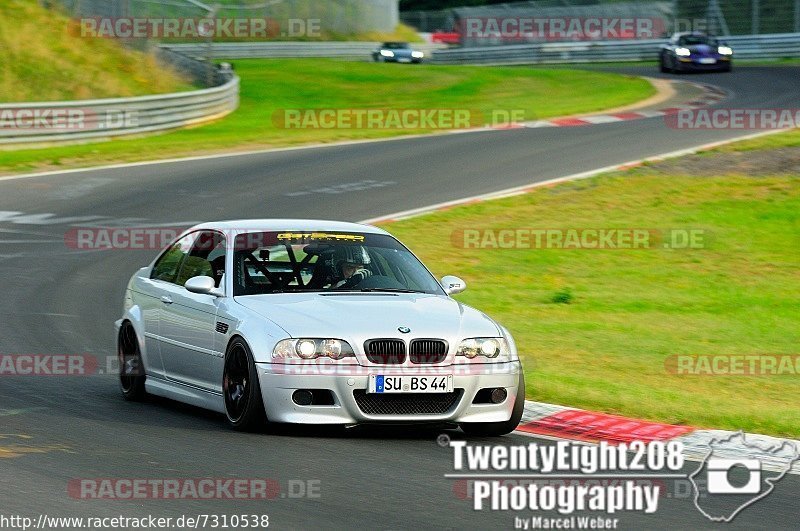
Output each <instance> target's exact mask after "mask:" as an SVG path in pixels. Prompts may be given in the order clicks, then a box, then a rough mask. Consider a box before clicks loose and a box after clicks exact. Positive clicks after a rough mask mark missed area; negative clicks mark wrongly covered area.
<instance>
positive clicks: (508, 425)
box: [461, 369, 525, 437]
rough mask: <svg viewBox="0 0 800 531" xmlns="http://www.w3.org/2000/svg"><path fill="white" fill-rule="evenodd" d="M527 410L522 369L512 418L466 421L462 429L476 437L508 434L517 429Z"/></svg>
mask: <svg viewBox="0 0 800 531" xmlns="http://www.w3.org/2000/svg"><path fill="white" fill-rule="evenodd" d="M524 411H525V375H524V374H523V373H522V369H520V373H519V386H518V387H517V398H516V400H515V401H514V410H513V411H512V412H511V418H510V419H508V420H507V421H505V422H465V423H463V424H461V429H462V430H463V432H464V433H466V434H467V435H472V436H475V437H499V436H500V435H507V434H509V433H511V432H512V431H514V430H516V429H517V426H519V421H520V420H522V413H523V412H524Z"/></svg>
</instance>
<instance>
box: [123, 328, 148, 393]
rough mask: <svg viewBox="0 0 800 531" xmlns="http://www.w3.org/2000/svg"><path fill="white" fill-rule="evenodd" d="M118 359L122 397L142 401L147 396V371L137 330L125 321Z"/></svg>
mask: <svg viewBox="0 0 800 531" xmlns="http://www.w3.org/2000/svg"><path fill="white" fill-rule="evenodd" d="M117 358H118V360H119V384H120V388H121V389H122V396H123V397H124V398H125V400H141V399H142V398H144V397H145V395H146V394H147V392H146V391H145V389H144V381H145V378H146V376H145V369H144V363H143V362H142V353H141V351H140V350H139V340H138V338H137V337H136V330H134V328H133V325H132V324H131V323H130V322H128V321H125V322H124V323H123V324H122V326H121V327H120V329H119V336H118V337H117Z"/></svg>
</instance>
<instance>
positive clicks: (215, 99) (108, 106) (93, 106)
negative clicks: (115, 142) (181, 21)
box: [0, 73, 239, 148]
mask: <svg viewBox="0 0 800 531" xmlns="http://www.w3.org/2000/svg"><path fill="white" fill-rule="evenodd" d="M227 77H228V80H227V81H226V82H225V83H224V84H222V85H219V86H216V87H212V88H207V89H202V90H194V91H190V92H178V93H173V94H160V95H153V96H141V97H135V98H112V99H100V100H78V101H58V102H37V103H8V104H4V103H0V148H7V147H9V146H18V145H25V146H31V145H33V144H52V143H75V142H82V141H87V140H96V139H111V138H116V137H121V136H129V135H139V134H143V133H151V132H156V131H165V130H169V129H177V128H180V127H185V126H189V125H195V124H200V123H203V122H208V121H210V120H215V119H217V118H220V117H222V116H225V115H226V114H229V113H230V112H232V111H234V110H235V109H236V108H237V107H238V105H239V78H238V77H237V76H236V75H233V74H232V73H230V74H228V75H227Z"/></svg>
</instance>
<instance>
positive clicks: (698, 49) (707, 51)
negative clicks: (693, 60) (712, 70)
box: [685, 44, 717, 55]
mask: <svg viewBox="0 0 800 531" xmlns="http://www.w3.org/2000/svg"><path fill="white" fill-rule="evenodd" d="M685 48H689V50H690V51H691V52H692V53H693V54H697V55H711V54H715V53H717V47H716V46H709V45H708V44H695V45H693V46H685Z"/></svg>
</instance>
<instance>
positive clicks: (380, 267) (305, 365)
mask: <svg viewBox="0 0 800 531" xmlns="http://www.w3.org/2000/svg"><path fill="white" fill-rule="evenodd" d="M464 288H465V284H464V282H463V281H462V280H460V279H458V278H457V277H452V276H447V277H444V278H443V279H442V280H441V282H440V281H437V280H436V279H435V278H434V276H433V275H432V274H431V273H430V272H429V271H428V269H426V268H425V266H424V265H422V263H421V262H420V261H419V260H418V259H417V258H416V257H415V256H414V255H413V254H412V253H411V252H410V251H409V250H408V249H407V248H406V247H404V246H403V245H402V244H401V243H400V242H399V241H398V240H396V239H395V238H394V237H393V236H391V235H390V234H389V233H387V232H385V231H383V230H381V229H378V228H375V227H372V226H368V225H360V224H354V223H343V222H334V221H301V220H255V221H229V222H219V223H206V224H202V225H198V226H196V227H193V228H191V229H189V230H188V231H186V232H185V233H184V234H183V235H181V236H180V237H179V238H178V239H177V240H176V241H175V242H174V243H172V244H171V245H169V246H168V247H167V248H166V249H165V250H164V251H163V252H162V253H161V255H160V256H158V257H157V258H156V259H155V260H154V261H153V263H152V264H150V265H149V266H147V267H144V268H142V269H140V270H139V271H137V272H136V274H134V275H133V277H132V278H131V280H130V282H129V283H128V287H127V290H126V292H125V303H124V312H123V316H122V319H120V320H119V321H117V323H116V325H117V329H118V355H119V358H120V366H121V370H120V382H121V386H122V392H123V395H124V396H125V398H127V399H138V398H141V397H143V396H144V395H145V394H146V393H151V394H154V395H159V396H164V397H168V398H171V399H174V400H179V401H182V402H186V403H189V404H194V405H196V406H200V407H204V408H208V409H211V410H214V411H219V412H221V413H224V414H225V415H226V416H227V419H228V421H229V423H230V425H231V426H233V427H234V428H237V429H258V428H259V427H262V426H264V425H266V424H268V423H272V422H277V423H298V424H341V425H355V424H368V423H436V424H439V423H441V424H458V425H460V426H461V428H462V429H463V430H464V431H465V432H466V433H468V434H476V435H502V434H505V433H509V432H511V431H513V430H514V429H515V428H516V427H517V425H518V423H519V421H520V418H521V416H522V411H523V407H524V399H525V385H524V378H523V372H522V367H521V365H520V361H519V357H518V356H517V349H516V347H515V345H514V340H513V339H512V337H511V334H509V332H508V330H506V329H505V328H503V327H502V326H501V325H499V324H498V323H496V322H495V321H493V320H492V319H491V318H489V317H488V316H486V315H484V314H483V313H481V312H479V311H477V310H475V309H473V308H470V307H469V306H466V305H464V304H461V303H460V302H458V301H456V300H454V299H453V298H451V295H453V294H455V293H459V292H461V291H463V290H464Z"/></svg>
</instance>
